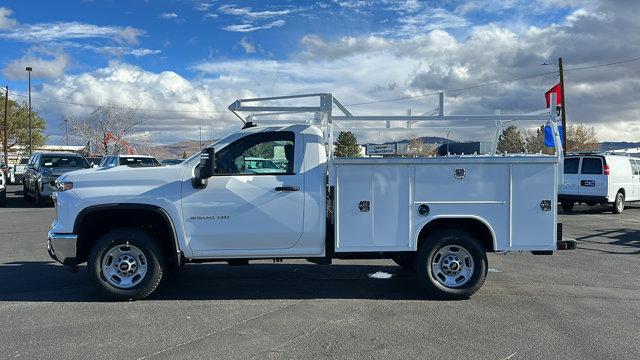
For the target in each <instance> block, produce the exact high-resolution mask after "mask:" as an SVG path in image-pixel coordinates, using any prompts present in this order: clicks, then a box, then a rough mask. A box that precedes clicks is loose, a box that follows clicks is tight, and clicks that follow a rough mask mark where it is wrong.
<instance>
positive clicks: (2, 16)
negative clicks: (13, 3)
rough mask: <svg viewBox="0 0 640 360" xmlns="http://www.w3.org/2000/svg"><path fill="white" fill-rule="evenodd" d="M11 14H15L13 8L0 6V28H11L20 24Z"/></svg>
mask: <svg viewBox="0 0 640 360" xmlns="http://www.w3.org/2000/svg"><path fill="white" fill-rule="evenodd" d="M11 15H13V10H11V9H9V8H6V7H0V30H6V29H11V28H13V27H15V26H16V25H18V22H17V21H16V20H15V19H12V18H11Z"/></svg>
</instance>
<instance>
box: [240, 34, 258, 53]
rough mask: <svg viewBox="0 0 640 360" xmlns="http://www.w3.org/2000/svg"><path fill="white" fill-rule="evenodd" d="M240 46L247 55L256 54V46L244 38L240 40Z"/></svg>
mask: <svg viewBox="0 0 640 360" xmlns="http://www.w3.org/2000/svg"><path fill="white" fill-rule="evenodd" d="M240 46H241V47H242V49H243V50H244V52H245V53H247V54H253V53H255V52H256V46H255V45H253V44H252V43H251V42H250V41H249V40H248V39H247V38H246V37H243V38H242V39H240Z"/></svg>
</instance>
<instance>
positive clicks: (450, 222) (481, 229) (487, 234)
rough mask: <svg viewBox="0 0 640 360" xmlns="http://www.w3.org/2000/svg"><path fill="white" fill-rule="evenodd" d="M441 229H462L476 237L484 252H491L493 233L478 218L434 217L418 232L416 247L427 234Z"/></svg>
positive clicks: (492, 249)
mask: <svg viewBox="0 0 640 360" xmlns="http://www.w3.org/2000/svg"><path fill="white" fill-rule="evenodd" d="M442 229H456V230H462V231H464V232H466V233H468V234H469V235H471V236H473V237H474V238H476V239H478V241H479V242H480V244H481V245H482V247H483V248H484V250H485V251H486V252H493V251H494V248H493V235H492V233H491V230H489V227H488V226H487V225H486V224H485V223H483V222H482V221H480V220H477V219H472V218H447V219H435V220H431V221H430V222H428V223H427V224H426V225H425V226H423V227H422V229H421V230H420V234H418V248H420V246H421V245H422V243H423V242H424V241H425V239H426V238H427V236H428V235H429V234H431V233H433V232H435V231H438V230H442Z"/></svg>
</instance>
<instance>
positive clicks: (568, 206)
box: [560, 200, 575, 211]
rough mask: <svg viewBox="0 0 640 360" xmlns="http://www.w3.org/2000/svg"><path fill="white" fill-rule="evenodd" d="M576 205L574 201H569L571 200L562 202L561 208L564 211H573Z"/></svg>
mask: <svg viewBox="0 0 640 360" xmlns="http://www.w3.org/2000/svg"><path fill="white" fill-rule="evenodd" d="M574 205H575V203H574V202H573V201H569V200H562V201H560V206H561V207H562V210H564V211H571V210H573V206H574Z"/></svg>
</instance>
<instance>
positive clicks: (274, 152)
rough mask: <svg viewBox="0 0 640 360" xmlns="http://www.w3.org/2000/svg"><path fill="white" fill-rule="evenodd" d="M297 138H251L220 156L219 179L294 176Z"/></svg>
mask: <svg viewBox="0 0 640 360" xmlns="http://www.w3.org/2000/svg"><path fill="white" fill-rule="evenodd" d="M294 140H295V134H294V133H293V132H290V131H282V132H264V133H257V134H251V135H247V136H245V137H243V138H241V139H238V140H236V141H234V142H233V143H231V144H229V145H228V146H227V147H225V148H224V149H222V150H220V151H219V152H217V153H216V171H215V172H216V175H292V174H293V164H294V142H295V141H294Z"/></svg>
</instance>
